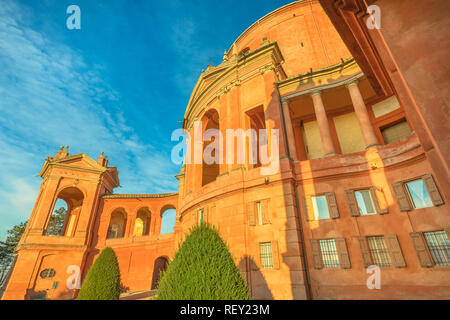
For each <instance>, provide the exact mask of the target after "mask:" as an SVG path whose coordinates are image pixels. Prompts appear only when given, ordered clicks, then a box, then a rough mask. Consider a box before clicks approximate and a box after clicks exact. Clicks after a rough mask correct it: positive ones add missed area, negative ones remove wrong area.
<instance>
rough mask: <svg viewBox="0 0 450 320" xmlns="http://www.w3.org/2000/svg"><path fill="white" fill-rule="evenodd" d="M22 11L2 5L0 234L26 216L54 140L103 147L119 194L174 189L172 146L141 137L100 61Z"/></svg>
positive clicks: (88, 149)
mask: <svg viewBox="0 0 450 320" xmlns="http://www.w3.org/2000/svg"><path fill="white" fill-rule="evenodd" d="M26 9H27V8H26V7H24V6H23V5H19V4H18V3H16V2H14V1H2V5H1V6H0V70H1V72H0V238H1V237H2V236H3V235H4V232H5V230H6V229H7V228H9V227H10V226H11V225H12V224H15V223H18V222H20V221H21V220H24V219H26V218H27V217H28V216H29V214H30V212H31V209H32V206H33V203H34V200H35V197H36V196H37V192H38V190H39V184H40V179H38V178H36V176H35V175H36V174H37V173H38V172H39V169H40V166H41V165H42V163H43V160H44V159H45V157H46V156H48V155H52V154H54V153H55V151H56V150H57V149H58V146H60V145H70V151H71V153H79V152H85V153H87V154H89V155H91V156H92V157H94V158H95V157H96V156H97V155H98V154H99V152H100V151H105V153H106V154H107V155H108V157H109V159H110V164H111V165H116V166H117V167H118V169H119V171H120V178H121V184H122V185H123V186H124V188H122V189H119V190H116V191H118V192H164V191H172V190H176V188H177V181H176V179H175V178H173V174H175V173H176V171H177V168H176V166H174V165H173V164H172V163H171V162H170V150H169V151H167V152H163V151H161V150H160V149H159V148H158V147H156V146H153V145H148V144H144V143H143V142H142V141H141V139H140V138H139V136H138V135H137V133H136V132H135V131H134V130H133V128H132V126H131V125H130V124H129V123H128V122H127V119H126V116H125V114H124V111H123V110H124V107H125V106H123V105H122V102H121V96H120V93H119V92H116V91H115V90H114V88H112V87H111V86H110V85H109V84H108V82H107V80H106V79H105V77H104V74H103V73H102V72H103V67H102V66H101V64H99V65H89V64H88V63H87V62H86V61H85V59H83V56H82V55H81V54H80V53H79V52H77V51H75V50H73V49H72V48H71V47H69V46H67V45H65V44H62V43H59V42H57V41H54V40H52V39H51V38H48V37H47V36H46V35H45V34H42V33H39V32H37V31H36V30H33V29H32V28H31V27H30V26H29V25H27V23H26V21H27V20H26V16H25V14H26V12H27V10H26ZM155 126H156V125H155Z"/></svg>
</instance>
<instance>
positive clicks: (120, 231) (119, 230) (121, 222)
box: [106, 208, 128, 239]
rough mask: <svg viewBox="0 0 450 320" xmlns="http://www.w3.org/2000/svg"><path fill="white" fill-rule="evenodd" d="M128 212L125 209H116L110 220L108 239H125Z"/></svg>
mask: <svg viewBox="0 0 450 320" xmlns="http://www.w3.org/2000/svg"><path fill="white" fill-rule="evenodd" d="M127 216H128V215H127V212H126V211H125V209H123V208H118V209H115V210H114V211H113V212H112V213H111V218H110V220H109V226H108V234H107V236H106V238H107V239H117V238H123V237H124V236H125V228H126V226H127Z"/></svg>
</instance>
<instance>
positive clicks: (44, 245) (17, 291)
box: [3, 146, 119, 299]
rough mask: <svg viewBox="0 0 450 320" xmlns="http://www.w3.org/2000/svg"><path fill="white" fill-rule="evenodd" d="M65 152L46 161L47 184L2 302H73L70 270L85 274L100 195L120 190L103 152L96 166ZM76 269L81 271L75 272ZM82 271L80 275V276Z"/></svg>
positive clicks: (44, 177) (86, 158) (38, 201)
mask: <svg viewBox="0 0 450 320" xmlns="http://www.w3.org/2000/svg"><path fill="white" fill-rule="evenodd" d="M68 149H69V148H68V147H67V146H66V147H65V148H64V147H61V149H60V150H59V151H57V152H56V155H55V156H54V157H47V159H46V160H45V162H44V165H43V166H42V169H41V171H40V173H39V176H40V177H41V178H42V179H43V180H42V183H41V188H40V190H39V194H38V196H37V199H36V202H35V205H34V208H33V211H32V212H31V216H30V219H29V220H28V224H27V227H26V229H25V232H24V235H23V236H22V239H21V240H20V242H19V245H18V247H17V252H16V261H15V265H14V269H13V271H12V274H11V278H10V281H9V284H8V287H7V288H6V291H5V293H4V295H3V299H24V298H25V299H34V298H39V297H43V296H45V297H47V298H50V299H51V298H65V297H67V298H71V297H72V296H73V294H74V290H72V289H70V288H68V287H67V285H66V282H67V281H66V280H67V278H69V276H70V274H68V273H67V268H68V267H69V266H76V267H79V268H80V270H83V265H84V262H85V258H86V255H87V253H88V251H89V248H90V243H91V239H92V233H93V232H92V230H93V227H94V222H95V218H96V215H97V210H98V207H99V202H100V199H101V196H103V195H104V194H108V193H112V191H113V189H114V188H116V187H118V186H119V178H118V172H117V169H116V168H115V167H110V166H108V158H107V157H106V156H104V155H103V152H102V153H101V155H100V156H99V157H98V159H97V161H95V160H93V159H91V158H90V157H88V156H87V155H85V154H84V153H80V154H75V155H69V150H68ZM75 269H76V268H75ZM80 272H81V271H80Z"/></svg>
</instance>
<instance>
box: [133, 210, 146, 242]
mask: <svg viewBox="0 0 450 320" xmlns="http://www.w3.org/2000/svg"><path fill="white" fill-rule="evenodd" d="M149 230H150V211H149V210H148V209H147V208H142V209H139V211H138V213H137V216H136V221H135V222H134V232H133V235H134V236H135V237H139V236H147V235H148V234H149Z"/></svg>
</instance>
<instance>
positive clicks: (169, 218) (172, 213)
mask: <svg viewBox="0 0 450 320" xmlns="http://www.w3.org/2000/svg"><path fill="white" fill-rule="evenodd" d="M162 212H163V213H162V215H161V232H160V234H167V233H172V232H173V228H174V227H175V220H176V215H177V213H176V210H175V209H172V208H168V209H164V210H162Z"/></svg>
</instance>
